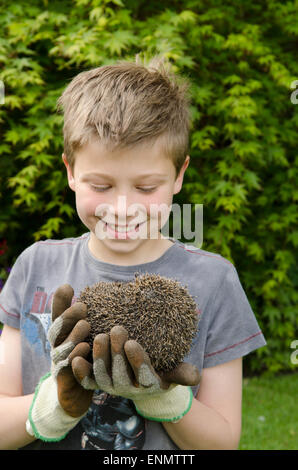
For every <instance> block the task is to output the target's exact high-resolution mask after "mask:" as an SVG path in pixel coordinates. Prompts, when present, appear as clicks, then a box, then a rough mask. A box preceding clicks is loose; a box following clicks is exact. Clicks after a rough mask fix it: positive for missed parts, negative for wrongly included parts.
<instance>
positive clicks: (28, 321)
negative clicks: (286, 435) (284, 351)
mask: <svg viewBox="0 0 298 470" xmlns="http://www.w3.org/2000/svg"><path fill="white" fill-rule="evenodd" d="M89 237H90V233H89V232H88V233H85V234H83V235H82V236H81V237H78V238H66V239H63V240H45V241H40V242H36V243H34V244H33V245H31V246H29V247H28V248H27V249H25V250H24V251H23V252H22V253H21V254H20V256H19V257H18V259H17V260H16V262H15V264H14V266H13V268H12V270H11V272H10V275H9V278H8V279H7V281H6V283H5V285H4V287H3V289H2V291H1V293H0V321H2V322H3V323H5V324H7V325H10V326H12V327H14V328H19V329H20V330H21V342H22V380H23V393H24V395H26V394H30V393H33V392H34V389H35V387H36V385H37V384H38V382H39V380H40V378H41V377H42V376H43V375H45V374H46V373H47V372H49V370H50V347H49V343H48V341H47V331H48V328H49V326H50V323H51V302H52V297H53V294H54V292H55V290H56V289H57V288H58V287H59V286H60V285H62V284H65V283H68V284H70V285H71V286H72V287H73V289H74V292H75V294H74V300H75V298H77V297H78V296H79V294H80V292H81V290H83V289H84V288H85V287H86V286H88V285H89V286H90V285H93V284H95V283H97V282H99V281H105V282H107V281H115V280H117V281H131V280H133V279H134V278H135V273H156V274H159V275H161V276H165V277H168V278H172V279H175V280H177V281H179V282H180V283H181V284H182V285H183V286H186V287H187V288H188V291H189V293H190V294H191V295H192V296H193V297H194V299H195V301H196V302H197V308H198V315H199V329H198V333H197V336H196V338H195V339H194V341H193V343H192V347H191V352H190V354H189V355H188V356H187V357H186V358H185V360H186V361H188V362H191V363H193V364H195V365H196V366H197V367H198V369H199V371H200V372H201V371H202V369H203V368H206V367H212V366H215V365H218V364H222V363H225V362H228V361H231V360H232V359H236V358H239V357H242V356H245V355H246V354H248V353H250V352H251V351H253V350H255V349H257V348H259V347H261V346H264V345H265V344H266V342H265V339H264V337H263V334H262V332H261V331H260V328H259V326H258V323H257V321H256V318H255V316H254V313H253V311H252V309H251V307H250V305H249V302H248V300H247V297H246V295H245V292H244V290H243V288H242V286H241V283H240V281H239V277H238V274H237V271H236V269H235V267H234V266H233V265H232V264H231V263H230V262H229V261H228V260H227V259H225V258H223V257H222V256H220V255H218V254H214V253H211V252H208V251H204V250H201V249H198V248H195V247H194V246H192V245H186V244H184V243H181V242H180V241H178V240H174V239H171V241H172V243H173V245H172V246H171V247H170V248H168V249H167V251H166V252H165V253H164V254H163V255H162V256H161V257H160V258H158V259H157V260H155V261H152V262H149V263H144V264H139V265H134V266H118V265H113V264H110V263H105V262H102V261H99V260H98V259H96V258H95V257H94V256H93V255H92V254H91V252H90V251H89V248H88V241H89ZM192 389H193V393H194V395H195V396H196V394H197V393H198V387H193V388H192ZM25 448H26V449H111V450H116V449H150V450H153V449H162V450H165V449H177V447H176V445H175V444H174V442H173V441H172V440H171V438H170V437H169V436H168V434H167V433H166V432H165V430H164V428H163V426H162V424H160V423H157V422H155V421H149V420H145V419H143V418H142V417H141V416H139V415H138V414H137V413H136V411H135V408H134V405H133V403H132V402H131V401H130V400H127V399H123V398H121V397H113V396H109V395H107V394H106V393H103V392H101V391H100V390H98V391H96V392H95V393H94V398H93V402H92V405H91V406H90V408H89V411H88V413H87V414H86V416H85V417H84V418H83V419H82V420H81V421H80V423H79V424H78V425H77V426H76V427H75V428H74V429H73V430H72V431H71V432H70V433H69V434H68V435H67V437H66V438H65V439H64V440H62V441H60V442H57V443H44V442H41V441H39V440H37V441H35V442H33V443H32V444H30V445H28V446H26V447H25Z"/></svg>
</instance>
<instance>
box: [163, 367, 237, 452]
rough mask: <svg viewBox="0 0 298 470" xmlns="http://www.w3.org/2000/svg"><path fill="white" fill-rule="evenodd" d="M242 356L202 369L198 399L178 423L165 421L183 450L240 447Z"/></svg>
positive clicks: (172, 436) (168, 429) (173, 438)
mask: <svg viewBox="0 0 298 470" xmlns="http://www.w3.org/2000/svg"><path fill="white" fill-rule="evenodd" d="M241 404H242V358H239V359H235V360H233V361H230V362H227V363H224V364H221V365H217V366H214V367H210V368H206V369H203V372H202V378H201V382H200V389H199V393H198V396H197V400H193V403H192V407H191V409H190V411H189V412H188V413H187V414H186V415H185V416H184V417H183V418H182V419H181V420H180V421H179V422H177V423H163V426H164V428H165V430H166V431H167V433H168V434H169V436H170V437H171V439H172V440H173V441H174V442H175V444H176V445H177V446H178V447H179V448H180V449H183V450H186V449H192V450H195V449H198V450H201V449H202V450H203V449H204V450H208V449H212V450H215V449H217V450H219V449H237V448H238V445H239V440H240V434H241Z"/></svg>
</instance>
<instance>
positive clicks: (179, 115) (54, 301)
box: [0, 61, 265, 449]
mask: <svg viewBox="0 0 298 470" xmlns="http://www.w3.org/2000/svg"><path fill="white" fill-rule="evenodd" d="M58 104H59V107H61V108H62V109H63V111H64V153H63V155H62V158H63V161H64V164H65V166H66V170H67V176H68V183H69V186H70V188H71V189H72V190H73V191H74V192H75V197H76V208H77V212H78V215H79V217H80V219H81V220H82V222H83V223H84V225H85V226H86V227H87V228H88V232H87V233H85V234H83V235H82V236H81V237H78V238H69V239H64V240H59V241H58V240H45V241H40V242H37V243H34V244H33V245H32V246H30V247H29V248H27V249H26V250H25V251H24V252H23V253H22V254H21V255H20V256H19V258H18V259H17V261H16V263H15V265H14V267H13V269H12V271H11V273H10V277H9V279H8V280H7V282H6V284H5V286H4V289H3V290H2V292H1V295H0V321H2V322H3V323H4V324H5V326H4V330H3V334H2V339H1V341H2V343H3V344H2V346H3V350H4V352H5V357H4V359H3V360H2V363H1V364H0V410H1V411H0V413H1V417H0V447H1V448H4V449H8V448H12V449H14V448H23V447H25V448H26V449H47V448H49V449H54V448H55V449H177V448H180V449H236V448H237V447H238V443H239V439H240V429H241V391H242V359H241V358H242V357H243V356H244V355H246V354H248V353H249V352H251V351H253V350H255V349H256V348H259V347H261V346H263V345H264V344H265V340H264V338H263V335H262V333H261V331H260V329H259V327H258V324H257V322H256V319H255V317H254V314H253V312H252V310H251V308H250V306H249V303H248V301H247V298H246V296H245V293H244V291H243V289H242V286H241V284H240V282H239V279H238V276H237V272H236V270H235V268H234V266H233V265H232V264H231V263H230V262H229V261H227V260H226V259H224V258H223V257H221V256H220V255H217V254H213V253H210V252H206V251H204V250H201V249H197V248H194V247H191V246H187V245H185V244H183V243H181V242H179V241H177V240H175V239H170V238H165V237H164V236H162V235H161V233H160V232H159V230H160V228H161V227H162V224H163V222H162V220H161V219H162V216H163V217H164V215H165V214H164V213H162V211H160V212H159V213H156V212H154V211H151V208H152V207H153V206H154V205H155V207H156V205H157V207H165V205H166V207H170V206H171V203H172V198H173V195H174V194H177V193H178V192H179V191H180V189H181V186H182V182H183V176H184V173H185V171H186V169H187V167H188V164H189V156H188V155H187V147H188V134H189V113H188V101H187V98H186V87H185V84H184V83H182V82H181V81H179V80H176V79H175V77H173V76H172V75H171V74H170V73H169V72H168V71H167V70H166V68H165V67H164V66H163V65H162V64H159V63H158V61H153V62H152V63H151V65H150V64H149V65H148V66H147V67H146V66H144V65H140V64H138V63H136V64H133V63H122V64H117V65H113V66H105V67H99V68H96V69H93V70H90V71H87V72H83V73H81V74H79V75H78V76H77V77H75V78H74V79H73V80H72V82H71V83H70V84H69V85H68V87H67V88H66V90H65V91H64V93H63V95H62V96H61V98H60V99H59V102H58ZM136 205H137V206H136ZM136 207H138V209H139V210H138V211H137V212H138V219H135V211H133V210H131V208H136ZM152 226H153V228H154V227H155V229H156V228H157V229H158V231H157V233H158V235H157V236H150V234H151V232H150V230H151V228H152ZM149 229H150V230H149ZM155 233H156V231H155ZM135 272H140V273H145V272H149V273H156V274H160V275H162V276H165V277H168V278H175V279H176V280H178V281H180V282H181V284H182V285H186V286H187V287H188V290H189V292H190V294H191V295H193V296H194V298H196V299H198V305H197V306H198V312H199V313H200V322H199V331H198V334H197V336H196V338H195V340H194V341H193V344H192V348H191V352H190V354H189V356H188V357H187V358H185V359H186V361H187V362H188V363H190V364H193V365H194V366H196V367H197V368H198V370H199V372H200V375H201V381H200V385H198V384H197V382H196V381H195V382H192V379H191V377H190V376H189V375H188V372H187V370H186V371H185V370H184V369H183V373H182V374H181V373H180V375H179V371H178V372H177V373H176V375H175V374H174V378H173V377H172V378H171V379H170V378H166V379H167V380H168V381H167V384H168V385H169V384H170V383H172V385H171V386H170V387H169V388H167V387H166V386H164V383H163V380H162V379H160V378H159V377H158V376H157V375H156V374H155V372H154V371H153V370H152V368H151V366H150V363H149V362H148V361H147V359H146V356H145V353H144V352H143V351H142V350H141V349H140V348H138V345H137V344H133V343H131V342H128V341H126V340H127V338H126V336H125V331H123V330H121V328H120V329H118V330H114V331H113V332H111V337H110V338H111V339H110V340H109V339H108V338H107V337H106V336H100V337H99V338H98V340H97V341H95V342H94V347H93V359H94V364H99V365H100V366H102V367H95V366H94V371H92V370H90V369H91V366H89V365H88V364H89V363H88V362H87V360H86V357H87V353H88V351H87V349H86V348H85V346H86V345H85V343H84V339H85V338H86V336H87V334H88V326H87V324H86V321H85V316H86V312H85V311H84V309H83V307H82V305H81V304H78V303H75V299H76V298H77V297H78V296H79V293H80V292H81V291H82V290H83V289H84V288H85V287H86V286H88V285H89V286H90V285H93V284H95V283H97V282H99V281H115V280H117V281H130V280H132V279H133V278H134V274H135ZM70 286H71V287H70ZM72 289H73V290H72ZM54 293H55V295H54V297H53V294H54ZM71 305H72V306H71ZM51 313H52V319H53V323H52V325H51V326H50V324H51ZM59 322H60V323H59ZM109 341H110V343H109ZM110 353H111V357H112V358H113V357H114V355H117V354H118V357H121V360H122V361H123V364H125V367H128V365H130V366H131V367H132V369H133V371H134V372H136V374H139V373H140V370H141V368H142V367H147V369H146V371H147V372H148V374H149V375H148V374H147V377H149V376H150V380H151V382H150V387H151V385H152V383H153V382H152V381H154V380H155V379H156V383H157V384H158V386H157V388H158V390H159V391H158V393H157V394H155V392H154V393H153V395H152V397H153V398H151V396H150V397H149V398H148V396H147V397H146V396H143V395H138V393H143V390H145V389H146V387H143V388H142V387H140V390H138V389H137V387H134V385H132V384H130V385H129V387H128V388H129V390H132V394H130V393H126V388H125V387H124V385H123V383H122V382H121V380H122V375H121V373H119V374H118V375H117V374H115V375H113V377H112V378H113V381H114V383H112V382H111V379H110V377H109V376H108V374H106V373H105V370H104V369H105V368H107V369H108V368H109V364H108V360H107V358H108V357H110ZM140 358H141V359H140ZM65 361H66V362H65ZM140 364H141V366H140ZM124 369H125V368H124ZM113 370H114V369H113ZM115 370H116V371H119V370H120V369H117V368H116V369H115ZM50 371H51V374H49V372H50ZM122 372H123V370H122ZM124 372H125V370H124ZM45 374H46V375H45ZM118 379H119V381H120V385H119V384H118V385H119V386H118V388H117V386H116V382H117V380H118ZM125 380H128V379H127V377H125V378H123V381H125ZM173 383H174V384H178V385H177V386H176V385H173ZM194 383H196V384H195V385H194ZM84 384H85V385H86V386H84V387H83V386H82V385H84ZM92 384H93V385H92ZM94 384H95V385H94ZM107 384H108V385H107ZM189 385H191V386H192V387H191V389H190V388H189ZM96 386H97V388H96ZM148 387H149V386H148ZM128 388H127V390H128ZM169 390H170V391H171V393H172V391H173V394H174V401H173V406H172V405H171V406H172V408H171V407H170V408H171V409H170V408H169V402H170V401H171V400H170V399H169V397H170V392H169ZM189 391H191V393H190V394H189ZM157 408H158V409H159V411H158V412H157ZM148 409H149V411H148ZM144 410H146V411H144ZM144 416H148V417H147V418H144ZM157 416H158V417H157ZM28 417H29V419H28ZM177 417H178V419H176V418H177ZM50 427H51V429H50Z"/></svg>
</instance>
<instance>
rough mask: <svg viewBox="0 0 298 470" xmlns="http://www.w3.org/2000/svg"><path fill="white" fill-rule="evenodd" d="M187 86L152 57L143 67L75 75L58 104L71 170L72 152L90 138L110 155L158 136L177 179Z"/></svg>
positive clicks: (185, 139)
mask: <svg viewBox="0 0 298 470" xmlns="http://www.w3.org/2000/svg"><path fill="white" fill-rule="evenodd" d="M188 90H189V83H188V82H187V80H186V79H184V78H183V79H182V77H180V76H178V75H176V74H174V73H172V72H171V71H170V64H169V63H166V62H165V60H164V59H163V58H160V57H154V58H153V59H151V60H150V61H149V63H148V64H147V65H146V64H145V63H141V59H140V58H139V56H137V57H136V62H129V61H125V62H118V63H116V64H114V65H105V66H101V67H97V68H94V69H91V70H88V71H85V72H81V73H79V74H78V75H77V76H76V77H74V78H73V79H72V81H71V82H70V83H69V85H68V86H67V87H66V89H65V90H64V92H63V93H62V95H61V96H60V98H59V99H58V101H57V110H58V112H61V111H62V112H64V126H63V135H64V153H65V155H66V158H67V161H68V163H69V165H70V167H71V168H72V169H73V167H74V162H75V152H76V150H78V149H79V148H80V147H82V146H83V145H85V144H87V143H88V142H90V141H91V140H93V139H94V137H96V138H98V139H99V141H101V142H102V143H104V145H105V146H107V148H108V149H109V150H111V151H113V150H114V149H117V148H128V147H130V146H133V145H137V144H139V143H144V142H148V143H150V142H153V141H154V140H156V139H157V138H159V137H162V142H163V145H164V147H163V150H164V152H165V154H166V156H168V157H169V158H171V159H172V160H173V163H174V165H175V168H176V175H178V173H179V171H180V169H181V167H182V165H183V163H184V161H185V158H186V155H187V153H188V145H189V127H190V113H189V96H188Z"/></svg>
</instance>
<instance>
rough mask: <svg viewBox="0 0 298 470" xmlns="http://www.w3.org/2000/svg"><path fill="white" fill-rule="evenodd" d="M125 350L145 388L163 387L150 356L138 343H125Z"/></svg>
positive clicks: (129, 341)
mask: <svg viewBox="0 0 298 470" xmlns="http://www.w3.org/2000/svg"><path fill="white" fill-rule="evenodd" d="M124 350H125V354H126V357H127V359H128V361H129V363H130V365H131V367H132V369H133V371H134V375H135V377H136V379H137V382H138V383H139V384H140V385H142V386H143V387H152V386H153V385H154V386H157V387H162V382H161V379H160V377H159V375H158V374H157V373H156V372H155V370H154V368H153V367H152V364H151V361H150V358H149V356H148V354H147V353H146V351H145V350H144V349H143V348H142V346H141V345H140V344H139V343H138V342H137V341H135V340H128V341H127V342H126V343H125V346H124ZM166 388H168V386H167V387H166Z"/></svg>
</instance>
